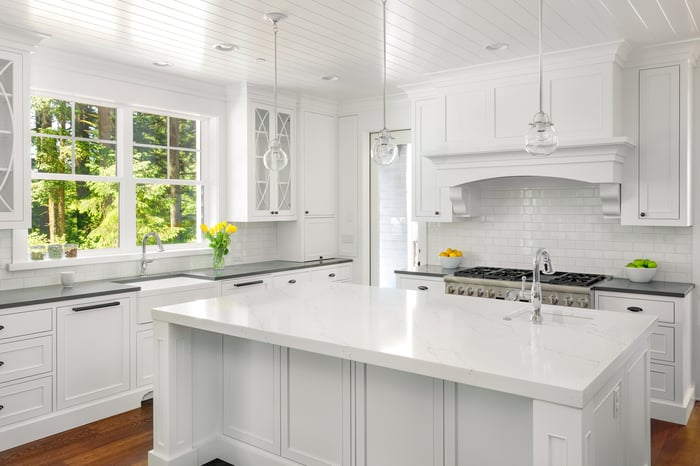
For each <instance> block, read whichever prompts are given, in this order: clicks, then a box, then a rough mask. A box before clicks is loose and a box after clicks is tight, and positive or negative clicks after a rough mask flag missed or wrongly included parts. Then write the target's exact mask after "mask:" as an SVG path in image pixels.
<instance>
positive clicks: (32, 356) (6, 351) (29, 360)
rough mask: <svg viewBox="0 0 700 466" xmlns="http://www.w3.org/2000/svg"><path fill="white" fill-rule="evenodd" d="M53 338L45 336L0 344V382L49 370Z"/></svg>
mask: <svg viewBox="0 0 700 466" xmlns="http://www.w3.org/2000/svg"><path fill="white" fill-rule="evenodd" d="M52 343H53V338H52V337H51V336H45V337H40V338H28V339H26V340H20V341H15V342H12V343H4V344H2V345H0V363H2V364H0V383H2V382H8V381H10V380H13V379H18V378H20V377H29V376H30V375H36V374H42V373H44V372H49V371H50V370H51V367H52V365H53V364H52V362H51V361H52V355H53V351H51V349H52V346H53V345H52Z"/></svg>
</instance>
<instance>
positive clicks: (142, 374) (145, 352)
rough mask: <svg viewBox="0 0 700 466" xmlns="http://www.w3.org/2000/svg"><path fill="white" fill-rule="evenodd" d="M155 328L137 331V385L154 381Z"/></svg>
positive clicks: (146, 384)
mask: <svg viewBox="0 0 700 466" xmlns="http://www.w3.org/2000/svg"><path fill="white" fill-rule="evenodd" d="M153 344H154V342H153V329H152V328H148V329H146V330H141V331H138V332H136V386H137V387H144V386H148V385H150V384H152V383H153Z"/></svg>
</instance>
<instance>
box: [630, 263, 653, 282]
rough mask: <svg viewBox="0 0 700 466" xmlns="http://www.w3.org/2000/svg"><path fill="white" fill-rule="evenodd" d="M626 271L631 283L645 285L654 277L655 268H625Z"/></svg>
mask: <svg viewBox="0 0 700 466" xmlns="http://www.w3.org/2000/svg"><path fill="white" fill-rule="evenodd" d="M625 270H626V271H627V278H629V280H630V281H631V282H637V283H647V282H650V281H651V279H652V278H654V275H656V268H653V269H647V268H643V267H639V268H638V267H625Z"/></svg>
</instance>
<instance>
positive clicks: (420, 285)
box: [396, 273, 445, 294]
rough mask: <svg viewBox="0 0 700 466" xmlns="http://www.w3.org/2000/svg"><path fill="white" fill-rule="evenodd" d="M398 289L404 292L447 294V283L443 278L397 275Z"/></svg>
mask: <svg viewBox="0 0 700 466" xmlns="http://www.w3.org/2000/svg"><path fill="white" fill-rule="evenodd" d="M396 288H401V289H402V290H417V291H422V292H426V293H437V294H445V281H444V280H443V278H442V277H433V276H430V275H408V274H401V273H397V274H396Z"/></svg>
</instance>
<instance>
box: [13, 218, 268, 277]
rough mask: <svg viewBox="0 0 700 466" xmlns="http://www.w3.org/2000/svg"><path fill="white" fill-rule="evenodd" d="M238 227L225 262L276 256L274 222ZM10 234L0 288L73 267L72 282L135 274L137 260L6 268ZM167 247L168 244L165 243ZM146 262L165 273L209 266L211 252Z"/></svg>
mask: <svg viewBox="0 0 700 466" xmlns="http://www.w3.org/2000/svg"><path fill="white" fill-rule="evenodd" d="M236 225H237V226H238V231H237V232H236V233H235V234H234V235H233V236H232V237H231V247H230V248H229V249H230V252H229V255H228V256H227V257H226V265H234V264H243V263H249V262H263V261H268V260H276V259H277V226H276V225H275V224H274V222H265V223H263V222H260V223H238V224H236ZM11 245H12V236H11V231H10V230H0V290H9V289H16V288H30V287H34V286H46V285H57V284H59V277H60V272H62V271H66V270H73V271H75V280H76V282H81V281H91V280H103V279H116V278H124V277H133V276H137V275H138V274H139V271H140V270H139V269H140V263H139V260H131V261H125V262H111V263H106V264H85V265H76V266H74V267H62V268H48V269H40V270H23V271H16V272H9V271H8V270H7V264H9V263H10V262H11V261H12V247H11ZM165 249H166V250H167V249H168V245H167V244H166V245H165ZM148 257H149V258H153V259H155V260H154V261H153V262H152V263H150V264H149V265H148V273H149V274H153V275H155V274H159V273H167V272H172V271H179V270H192V269H201V268H207V267H211V262H212V258H211V254H206V255H193V256H183V257H169V258H166V257H158V255H157V253H155V252H149V254H148Z"/></svg>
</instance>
